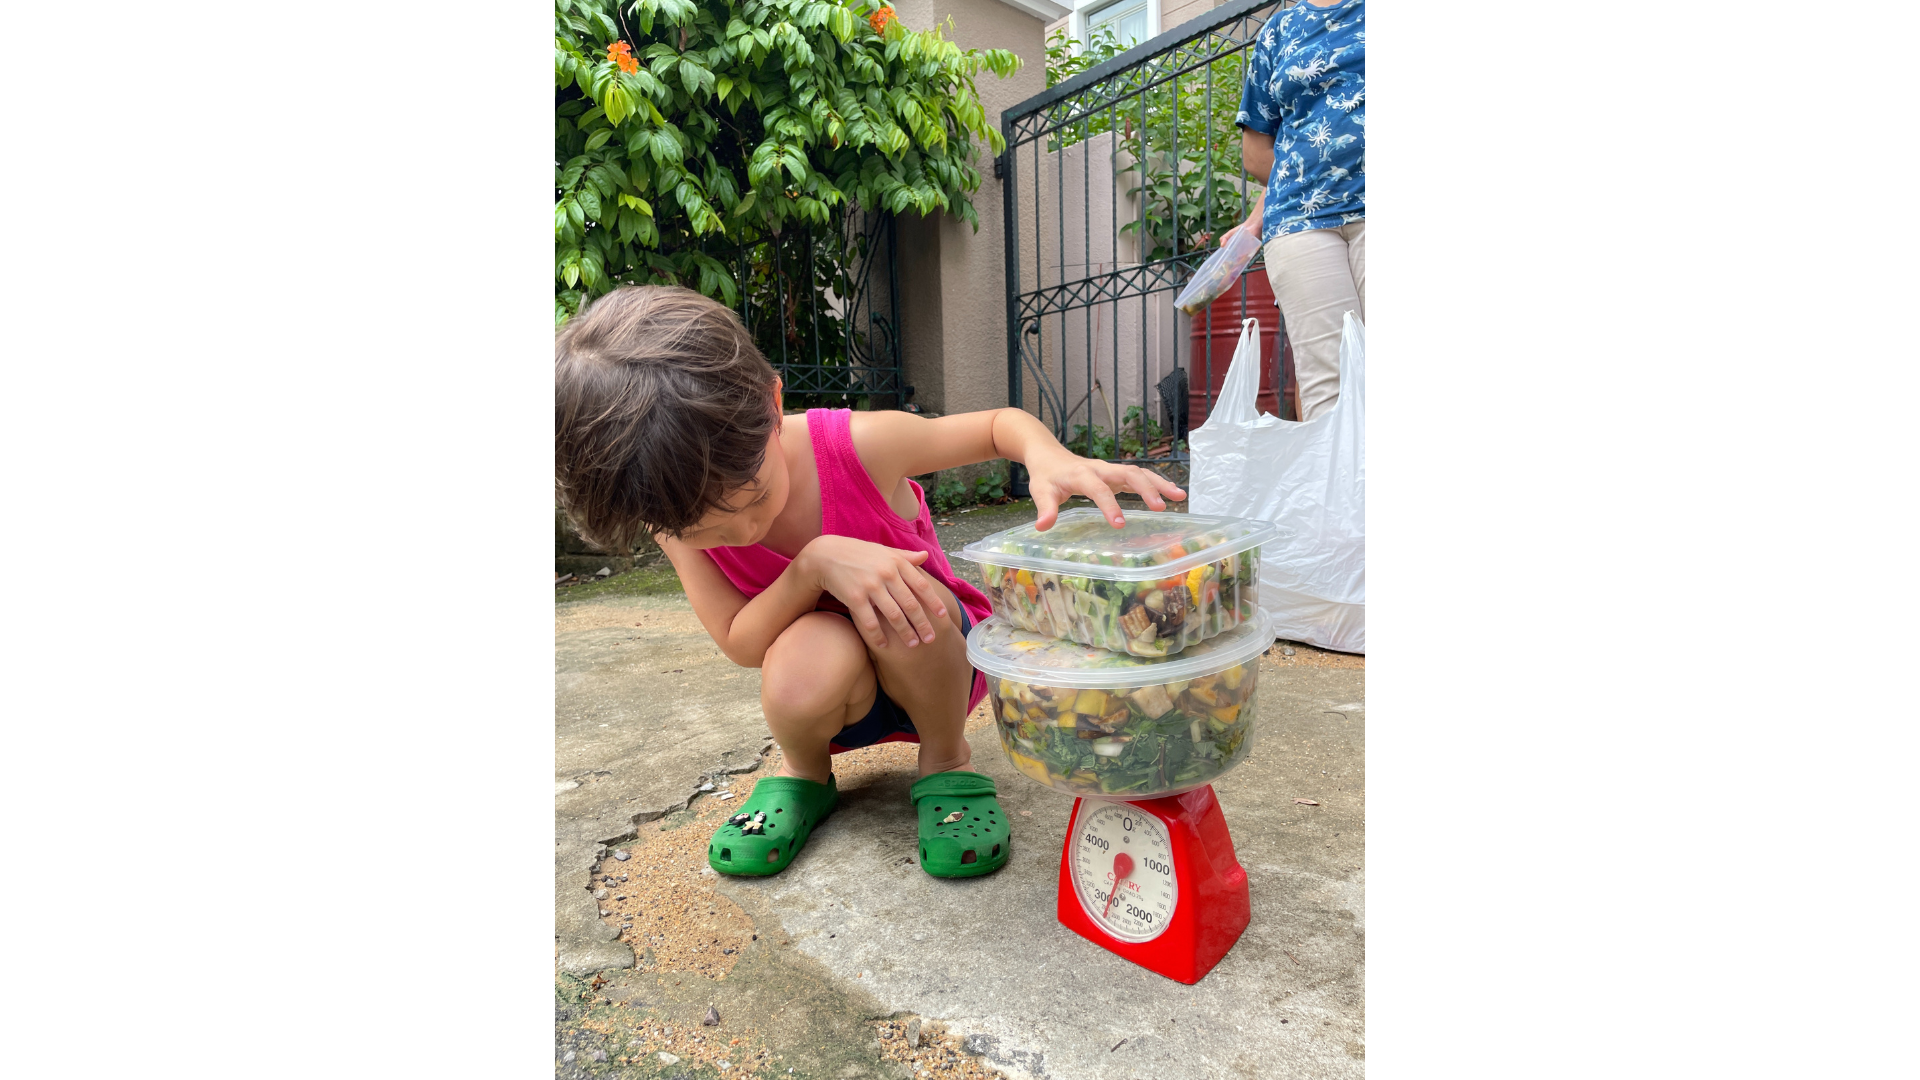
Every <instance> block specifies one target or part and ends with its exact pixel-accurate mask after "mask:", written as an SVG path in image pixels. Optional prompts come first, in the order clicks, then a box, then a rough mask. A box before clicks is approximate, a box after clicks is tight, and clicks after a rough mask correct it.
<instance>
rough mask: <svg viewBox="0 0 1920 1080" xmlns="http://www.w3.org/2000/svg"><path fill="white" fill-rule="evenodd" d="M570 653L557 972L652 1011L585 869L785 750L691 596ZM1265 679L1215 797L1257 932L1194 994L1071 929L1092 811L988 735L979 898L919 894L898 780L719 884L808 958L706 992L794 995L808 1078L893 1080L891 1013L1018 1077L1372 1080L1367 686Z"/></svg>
mask: <svg viewBox="0 0 1920 1080" xmlns="http://www.w3.org/2000/svg"><path fill="white" fill-rule="evenodd" d="M635 624H638V625H635ZM556 652H557V664H556V671H557V676H556V696H557V702H556V719H557V726H558V736H559V749H558V752H557V758H556V760H557V762H558V763H559V768H558V774H557V775H556V778H555V780H556V783H555V787H556V811H557V813H556V817H557V823H556V824H557V838H556V840H557V842H556V849H555V898H556V934H557V944H558V963H559V967H560V969H561V970H562V971H563V972H566V973H569V974H588V973H591V972H594V971H606V972H608V977H609V978H611V979H614V980H615V981H614V982H613V983H612V984H611V985H609V987H608V990H607V992H609V993H614V992H617V993H619V994H620V995H622V996H630V995H632V994H638V998H635V999H634V1000H643V1001H644V1000H646V999H647V998H649V997H650V995H651V994H653V993H657V991H649V992H648V993H645V994H639V993H638V992H639V991H640V990H641V988H642V987H643V986H651V985H653V984H655V979H654V977H653V976H651V975H646V974H643V973H642V972H637V971H628V972H615V971H614V970H613V969H622V968H630V967H632V965H633V964H634V957H633V954H632V952H631V950H630V949H628V947H627V946H625V945H624V944H621V943H620V942H618V941H615V940H613V938H614V933H613V930H612V928H611V927H609V926H607V925H606V924H605V923H603V922H602V921H601V920H600V919H598V918H597V917H596V907H597V905H596V904H595V903H594V902H593V900H592V898H591V895H590V893H589V892H588V891H587V890H588V880H589V877H588V876H589V873H590V869H591V867H592V866H594V865H595V864H596V863H597V861H598V859H600V858H604V857H605V854H606V850H607V849H606V846H605V845H606V843H607V842H608V841H619V840H624V839H627V838H631V837H632V836H633V835H634V833H635V828H636V824H637V823H641V822H645V821H649V820H651V819H653V818H656V817H659V816H661V815H663V814H666V813H671V812H673V811H676V810H679V809H682V808H684V807H685V806H686V805H687V803H688V800H689V798H690V797H691V796H692V795H693V794H694V793H695V792H696V790H697V789H698V787H699V784H700V783H701V781H702V780H703V779H704V778H707V777H710V776H712V775H714V774H715V773H717V772H721V771H733V772H739V771H746V770H750V769H752V768H754V767H755V766H756V765H757V764H758V763H759V762H760V760H761V754H762V752H763V751H764V750H766V749H767V748H768V746H769V742H768V739H767V735H766V729H765V724H764V721H763V720H762V719H761V717H760V711H759V701H758V697H759V678H758V672H754V671H747V670H742V669H739V668H735V667H734V666H733V665H732V664H730V663H729V662H728V661H727V660H726V659H725V658H724V657H723V656H721V655H720V653H719V651H718V649H716V648H715V647H714V646H713V644H712V643H711V641H710V640H708V638H707V637H706V635H705V633H704V632H703V631H702V630H701V629H700V626H699V624H698V622H697V621H695V620H694V618H693V616H692V613H691V611H690V609H688V607H687V605H686V603H685V600H684V598H682V597H678V596H666V597H648V598H637V599H633V598H630V599H622V600H618V601H613V600H608V601H601V602H582V603H576V604H563V605H561V609H560V613H559V618H558V622H557V626H556ZM1261 678H1262V685H1261V709H1262V718H1261V721H1260V725H1259V728H1258V741H1257V742H1256V744H1255V747H1254V750H1253V753H1252V754H1251V756H1250V757H1249V759H1248V761H1247V763H1246V764H1244V765H1242V766H1241V767H1240V768H1238V769H1237V770H1235V771H1234V772H1232V773H1230V774H1228V775H1227V776H1226V777H1224V778H1222V779H1221V780H1220V781H1219V782H1217V783H1216V784H1215V790H1216V792H1217V793H1218V795H1219V797H1220V801H1221V805H1222V808H1223V811H1224V813H1225V815H1226V819H1227V822H1228V824H1229V826H1230V828H1231V829H1232V830H1233V836H1234V842H1235V845H1236V849H1237V853H1238V857H1239V859H1240V862H1241V864H1242V865H1243V866H1245V867H1246V869H1247V872H1248V875H1249V880H1250V887H1251V889H1252V900H1253V922H1252V924H1251V925H1250V926H1249V927H1248V929H1247V931H1246V933H1245V934H1244V935H1243V936H1242V937H1241V939H1240V941H1239V943H1238V944H1237V945H1236V946H1235V947H1234V949H1233V951H1232V952H1230V953H1229V954H1228V955H1227V957H1226V958H1225V960H1223V961H1222V962H1221V964H1220V965H1219V967H1217V968H1216V969H1214V971H1213V972H1212V973H1211V974H1209V975H1208V976H1207V977H1206V978H1205V979H1203V980H1202V981H1201V982H1200V983H1199V984H1197V985H1195V986H1191V987H1188V986H1182V985H1180V984H1178V983H1174V982H1172V981H1170V980H1168V979H1165V978H1162V977H1161V976H1159V975H1155V974H1153V973H1152V972H1149V971H1146V970H1144V969H1142V968H1139V967H1136V966H1134V965H1132V964H1130V963H1128V962H1126V961H1124V960H1121V959H1120V958H1118V957H1117V956H1114V955H1113V954H1111V953H1108V952H1106V951H1105V950H1103V949H1100V948H1097V947H1095V946H1094V945H1092V944H1090V943H1088V942H1086V941H1084V940H1082V939H1081V938H1079V937H1078V936H1077V935H1075V934H1073V933H1072V932H1071V931H1068V930H1067V929H1066V928H1065V927H1063V926H1061V925H1060V924H1059V923H1058V921H1057V920H1056V918H1055V916H1054V897H1055V888H1056V875H1057V869H1058V863H1059V854H1060V847H1061V844H1062V843H1063V841H1064V830H1065V827H1066V822H1067V814H1068V810H1069V808H1070V807H1071V805H1072V799H1071V797H1069V796H1066V795H1062V794H1059V793H1057V792H1054V791H1052V790H1050V789H1047V788H1044V787H1041V786H1040V785H1038V784H1035V783H1033V782H1032V781H1030V780H1028V779H1026V778H1024V777H1021V776H1020V775H1019V774H1017V773H1015V772H1014V770H1013V769H1012V767H1011V766H1010V765H1009V764H1008V762H1007V760H1006V757H1005V755H1004V754H1003V753H1002V752H1001V750H1000V747H999V743H998V741H997V739H996V738H995V737H994V735H993V734H992V731H991V728H990V727H985V728H982V729H981V730H980V731H979V732H978V733H977V734H975V735H974V736H973V745H974V767H975V768H976V769H979V770H980V771H982V772H985V773H987V774H989V775H991V776H993V777H994V778H995V779H996V780H997V781H998V782H999V786H1000V792H1001V795H1000V799H1001V802H1002V804H1003V805H1004V806H1005V807H1006V808H1007V811H1008V813H1009V816H1010V820H1011V821H1012V822H1013V824H1014V849H1013V853H1012V858H1011V860H1010V861H1009V863H1008V865H1007V867H1006V868H1005V869H1004V870H1002V871H1000V872H998V873H996V874H993V875H990V876H988V877H985V878H979V879H972V880H962V881H943V880H938V879H934V878H931V877H928V876H927V875H926V874H924V873H922V872H921V871H920V870H919V869H918V867H917V866H916V865H915V864H914V862H913V860H912V854H913V847H914V819H913V815H912V812H911V810H910V808H909V806H908V803H907V798H906V791H907V787H908V785H909V784H910V783H911V781H912V776H911V775H910V773H908V772H901V773H900V774H899V775H882V776H879V777H877V778H875V779H872V780H870V781H869V782H867V783H866V784H865V785H864V786H862V787H859V788H855V789H851V790H847V791H844V792H843V795H842V799H841V804H840V808H839V809H838V810H837V811H836V812H835V814H834V815H833V816H832V817H831V818H829V819H828V820H827V821H826V822H825V823H823V824H822V825H821V827H820V828H819V829H818V830H817V831H816V832H815V834H814V836H813V838H812V840H811V841H810V842H809V845H808V848H807V850H806V852H804V853H803V854H802V856H801V858H799V859H798V860H796V861H795V863H794V865H793V866H792V867H790V868H789V869H788V870H787V871H786V872H785V873H783V874H780V875H777V876H775V877H772V878H765V879H745V878H721V879H719V880H718V882H717V883H716V887H717V888H718V889H719V891H720V892H721V893H723V894H724V895H726V896H728V897H729V898H731V899H733V900H734V901H735V902H736V903H738V904H739V905H740V906H741V907H742V908H743V909H745V910H747V911H748V912H750V913H751V915H752V918H753V919H754V921H755V923H756V925H758V927H759V929H760V934H761V939H760V940H761V942H762V943H764V942H766V941H767V940H768V939H769V937H784V938H786V939H790V940H791V941H792V942H793V945H792V946H791V947H788V948H777V949H770V948H764V947H756V948H754V949H750V950H749V957H751V958H752V960H751V962H750V963H749V962H748V960H749V957H743V967H745V968H750V969H752V970H753V971H754V974H753V976H752V977H751V978H748V979H745V980H742V978H741V975H742V974H744V971H740V970H736V973H735V974H734V975H733V976H731V977H729V978H727V979H725V980H723V981H719V982H715V983H711V984H708V985H707V986H706V987H704V988H703V989H704V990H705V992H706V993H707V994H708V995H709V996H715V995H719V996H724V997H730V998H737V999H738V1000H740V1001H741V1002H743V1003H744V1002H746V1001H747V1000H748V997H751V999H752V1004H751V1005H750V1007H751V1008H753V1009H754V1010H755V1011H756V1012H761V1013H762V1014H767V1013H768V1011H769V1010H772V1009H774V1008H775V1007H776V1006H775V1005H774V1004H773V1003H774V1002H775V999H778V1001H779V1002H782V1003H784V1002H792V1003H794V1004H793V1006H792V1008H791V1009H790V1011H789V1014H788V1015H791V1016H792V1017H794V1019H793V1021H792V1022H793V1023H794V1024H798V1025H800V1027H799V1028H796V1029H794V1030H791V1031H790V1032H789V1036H788V1037H786V1038H784V1039H783V1041H785V1042H787V1043H788V1045H790V1046H791V1045H801V1044H810V1042H811V1043H821V1044H822V1045H829V1046H835V1047H837V1049H836V1050H835V1052H834V1053H832V1054H829V1055H827V1056H825V1057H821V1058H819V1059H818V1060H817V1061H816V1062H814V1064H815V1065H816V1066H818V1067H822V1068H824V1067H826V1066H827V1065H828V1062H829V1061H831V1062H832V1065H831V1068H830V1069H826V1071H824V1072H820V1073H818V1075H841V1074H844V1075H847V1076H853V1075H873V1076H882V1075H887V1074H888V1070H887V1069H886V1068H885V1067H884V1065H883V1063H881V1062H879V1061H878V1059H877V1055H876V1054H874V1053H873V1052H872V1051H870V1050H869V1048H868V1047H867V1046H866V1041H865V1040H866V1034H865V1030H864V1029H863V1028H862V1027H861V1025H862V1023H864V1021H865V1020H868V1019H871V1018H873V1017H878V1016H885V1015H889V1014H912V1015H921V1016H926V1017H929V1018H933V1019H937V1020H941V1021H943V1022H945V1023H946V1024H947V1025H948V1026H949V1028H950V1029H951V1030H953V1031H955V1032H959V1033H964V1034H965V1035H966V1037H967V1046H968V1048H969V1049H970V1050H971V1051H973V1052H975V1053H978V1054H980V1055H982V1057H983V1058H984V1059H985V1060H986V1061H988V1062H989V1063H990V1064H992V1065H993V1066H995V1067H997V1068H999V1069H1001V1070H1003V1071H1005V1072H1007V1073H1008V1074H1009V1075H1011V1076H1015V1077H1035V1078H1039V1077H1055V1078H1060V1080H1095V1078H1100V1080H1106V1078H1112V1077H1147V1076H1149V1075H1155V1076H1156V1077H1157V1078H1159V1080H1173V1078H1184V1077H1195V1078H1199V1077H1209V1078H1211V1077H1220V1076H1235V1077H1238V1076H1245V1077H1255V1076H1259V1077H1268V1076H1289V1077H1315V1078H1317V1077H1358V1076H1361V1075H1363V1073H1364V1058H1365V1050H1364V1046H1365V1036H1364V1012H1363V1009H1364V997H1363V994H1364V982H1363V973H1364V942H1365V908H1364V871H1363V869H1362V866H1363V853H1364V833H1363V828H1364V790H1365V785H1364V773H1363V764H1364V716H1365V707H1364V701H1365V681H1364V680H1365V671H1364V670H1363V669H1347V670H1342V669H1334V668H1318V667H1302V666H1292V665H1288V666H1282V665H1281V664H1279V663H1278V662H1276V660H1274V659H1269V660H1267V661H1265V662H1263V669H1262V675H1261ZM1296 797H1300V798H1310V799H1313V800H1316V801H1317V802H1318V803H1319V804H1320V805H1318V806H1305V805H1300V804H1296V803H1294V802H1293V800H1294V799H1295V798H1296ZM1023 810H1024V811H1029V812H1030V815H1031V816H1022V815H1021V811H1023ZM803 1003H805V1004H804V1005H803ZM743 1007H749V1006H743ZM723 1011H724V1010H723ZM843 1040H854V1042H849V1043H846V1044H845V1045H840V1044H841V1042H842V1041H843ZM1122 1040H1124V1042H1123V1041H1122ZM856 1044H857V1045H856ZM1116 1044H1118V1045H1117V1046H1116ZM870 1059H871V1060H870ZM785 1064H799V1065H802V1066H803V1067H802V1069H801V1071H800V1072H799V1073H796V1074H795V1075H796V1076H797V1077H798V1076H804V1075H806V1074H807V1073H809V1072H812V1071H813V1070H812V1069H809V1068H806V1067H804V1066H805V1065H806V1064H807V1062H806V1061H803V1060H802V1059H799V1058H789V1059H788V1061H787V1062H786V1063H785ZM783 1075H784V1073H783Z"/></svg>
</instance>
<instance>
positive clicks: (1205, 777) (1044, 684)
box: [967, 610, 1273, 799]
mask: <svg viewBox="0 0 1920 1080" xmlns="http://www.w3.org/2000/svg"><path fill="white" fill-rule="evenodd" d="M1272 644H1273V629H1272V623H1271V622H1270V621H1269V620H1268V619H1267V615H1266V613H1265V612H1263V611H1258V610H1256V611H1255V612H1254V615H1253V617H1252V618H1250V619H1248V620H1247V621H1245V622H1243V623H1241V624H1240V626H1239V627H1237V628H1235V629H1233V630H1230V631H1228V632H1227V633H1225V634H1221V635H1219V636H1218V637H1215V638H1213V639H1211V640H1209V641H1205V642H1202V643H1200V644H1198V645H1195V646H1193V647H1192V648H1190V649H1188V650H1187V651H1186V652H1184V653H1181V654H1180V655H1179V656H1177V657H1171V658H1168V659H1163V660H1146V659H1142V658H1140V657H1136V656H1130V655H1128V654H1126V653H1115V652H1109V651H1107V650H1105V649H1095V648H1090V647H1088V646H1085V645H1080V644H1077V643H1074V642H1071V641H1062V640H1060V639H1059V638H1053V637H1046V636H1044V635H1041V634H1035V633H1032V632H1031V631H1027V630H1021V629H1018V628H1016V627H1014V626H1011V625H1009V624H1008V623H1006V622H1005V621H1003V620H1001V619H999V618H992V619H987V620H985V621H984V622H982V623H980V624H979V625H978V626H975V627H974V628H973V630H972V632H971V633H969V634H968V635H967V660H968V661H969V662H970V663H972V664H973V666H974V667H976V668H979V669H980V670H981V671H983V672H985V673H986V675H987V688H988V693H989V697H990V699H991V701H992V704H993V715H994V720H995V727H996V729H997V730H998V731H999V732H1000V745H1001V747H1002V748H1003V749H1005V750H1006V752H1007V758H1008V760H1010V761H1012V762H1013V765H1014V768H1016V769H1019V770H1020V771H1021V772H1023V773H1025V774H1026V775H1028V776H1030V777H1032V778H1033V779H1035V780H1038V781H1039V782H1040V783H1043V784H1046V785H1047V786H1048V787H1051V788H1054V789H1055V790H1058V791H1064V792H1066V793H1067V794H1069V795H1090V796H1095V797H1100V798H1113V799H1152V798H1160V797H1162V796H1167V795H1178V794H1180V793H1182V792H1186V791H1191V790H1193V789H1194V788H1197V787H1201V786H1203V785H1206V784H1210V783H1212V782H1213V781H1214V780H1215V779H1217V778H1219V777H1220V776H1221V775H1222V774H1224V773H1226V772H1227V771H1228V770H1230V769H1232V768H1233V767H1234V766H1236V765H1238V764H1240V763H1241V762H1242V761H1245V760H1246V757H1247V755H1248V754H1249V753H1250V752H1251V751H1252V748H1253V722H1254V719H1255V715H1256V713H1257V711H1258V701H1257V699H1256V691H1257V690H1258V689H1259V683H1260V654H1261V653H1263V652H1265V651H1266V650H1267V647H1268V646H1270V645H1272Z"/></svg>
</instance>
